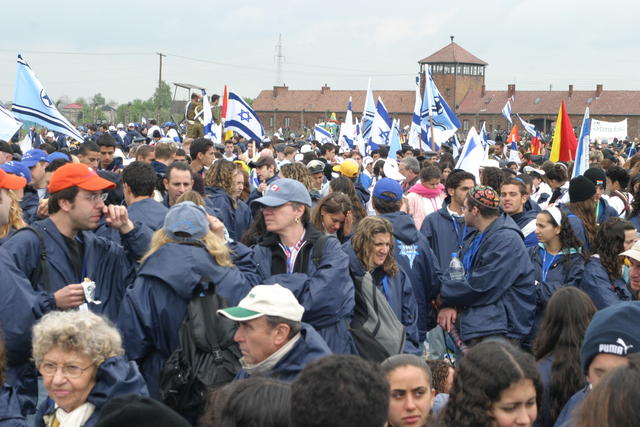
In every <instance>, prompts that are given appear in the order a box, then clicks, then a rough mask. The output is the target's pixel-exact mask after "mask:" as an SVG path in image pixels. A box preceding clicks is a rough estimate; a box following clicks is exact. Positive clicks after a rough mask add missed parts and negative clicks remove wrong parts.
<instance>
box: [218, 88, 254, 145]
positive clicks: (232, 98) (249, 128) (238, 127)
mask: <svg viewBox="0 0 640 427" xmlns="http://www.w3.org/2000/svg"><path fill="white" fill-rule="evenodd" d="M228 98H229V99H228V101H227V108H226V120H225V122H224V129H225V131H228V130H233V131H236V132H238V133H239V134H240V135H242V136H244V137H245V138H247V139H254V140H256V141H262V139H263V138H264V128H263V127H262V123H260V119H258V116H256V113H254V111H253V110H252V109H251V107H249V105H248V104H247V103H246V102H244V100H243V99H242V98H241V97H240V95H238V94H237V93H236V92H234V91H233V90H231V89H229V91H228Z"/></svg>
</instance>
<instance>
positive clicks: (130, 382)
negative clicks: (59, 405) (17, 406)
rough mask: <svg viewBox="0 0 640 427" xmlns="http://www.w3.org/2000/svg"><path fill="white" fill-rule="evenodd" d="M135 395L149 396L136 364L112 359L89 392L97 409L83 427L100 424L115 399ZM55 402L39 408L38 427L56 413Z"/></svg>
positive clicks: (100, 370)
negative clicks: (102, 411) (100, 419)
mask: <svg viewBox="0 0 640 427" xmlns="http://www.w3.org/2000/svg"><path fill="white" fill-rule="evenodd" d="M127 394H135V395H138V396H149V391H148V390H147V385H146V384H145V382H144V379H143V378H142V375H140V371H138V367H137V366H136V364H135V363H133V362H129V361H127V359H126V358H125V357H124V356H116V357H110V358H109V359H107V360H105V361H104V362H102V364H101V365H100V366H98V370H97V372H96V385H95V386H93V389H91V391H90V392H89V396H88V397H87V402H89V403H92V404H93V405H95V407H96V409H95V411H94V412H93V414H92V415H91V416H90V417H89V419H88V420H87V422H86V423H85V424H84V426H83V427H92V426H94V425H95V424H96V423H97V422H98V418H99V417H100V410H101V409H102V407H103V406H104V404H105V403H107V402H108V401H109V400H111V399H112V398H114V397H117V396H124V395H127ZM55 409H56V408H55V402H54V401H53V400H52V399H51V398H47V400H45V401H44V402H43V403H42V404H41V405H40V406H39V407H38V414H37V416H36V427H44V426H45V423H44V420H43V417H44V416H46V415H52V414H53V413H54V412H55Z"/></svg>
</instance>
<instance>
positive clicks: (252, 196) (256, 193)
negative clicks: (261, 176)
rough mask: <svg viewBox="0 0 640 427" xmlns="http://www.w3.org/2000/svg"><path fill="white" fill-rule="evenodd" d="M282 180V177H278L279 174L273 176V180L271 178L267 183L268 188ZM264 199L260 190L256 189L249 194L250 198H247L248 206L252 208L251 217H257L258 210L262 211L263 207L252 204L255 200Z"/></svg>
mask: <svg viewBox="0 0 640 427" xmlns="http://www.w3.org/2000/svg"><path fill="white" fill-rule="evenodd" d="M277 179H280V177H279V176H278V174H275V175H274V176H272V177H271V178H269V179H268V180H267V181H266V183H267V187H268V186H269V185H270V184H271V183H272V182H273V181H275V180H277ZM260 197H262V193H261V192H260V191H258V188H257V187H256V188H254V189H253V190H251V193H249V197H247V205H249V207H250V208H251V215H252V216H253V215H255V214H256V212H257V211H258V209H260V207H261V205H260V204H251V202H253V201H254V200H255V199H258V198H260Z"/></svg>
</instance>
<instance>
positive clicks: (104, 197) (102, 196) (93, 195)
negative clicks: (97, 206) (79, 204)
mask: <svg viewBox="0 0 640 427" xmlns="http://www.w3.org/2000/svg"><path fill="white" fill-rule="evenodd" d="M82 197H84V198H85V199H86V200H88V201H90V202H92V203H96V202H97V201H98V200H102V201H103V202H104V201H106V200H107V197H109V194H108V193H91V194H89V195H87V196H82Z"/></svg>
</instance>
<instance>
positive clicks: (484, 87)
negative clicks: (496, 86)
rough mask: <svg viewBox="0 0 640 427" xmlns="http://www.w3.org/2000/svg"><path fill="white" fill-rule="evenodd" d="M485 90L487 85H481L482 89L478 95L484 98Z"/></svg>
mask: <svg viewBox="0 0 640 427" xmlns="http://www.w3.org/2000/svg"><path fill="white" fill-rule="evenodd" d="M486 92H487V87H486V86H485V85H482V91H481V92H480V97H481V98H484V95H485V93H486Z"/></svg>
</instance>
